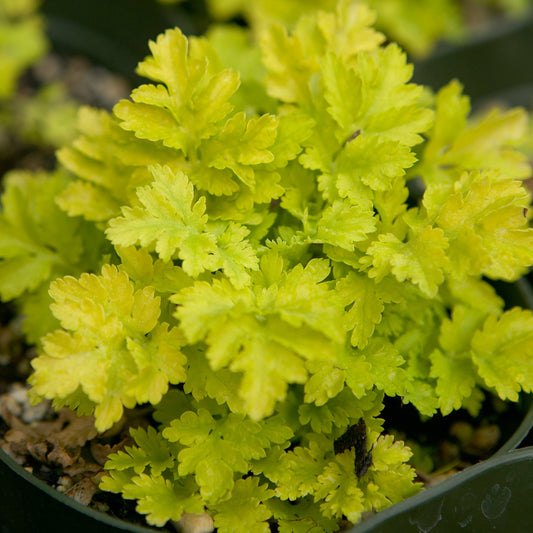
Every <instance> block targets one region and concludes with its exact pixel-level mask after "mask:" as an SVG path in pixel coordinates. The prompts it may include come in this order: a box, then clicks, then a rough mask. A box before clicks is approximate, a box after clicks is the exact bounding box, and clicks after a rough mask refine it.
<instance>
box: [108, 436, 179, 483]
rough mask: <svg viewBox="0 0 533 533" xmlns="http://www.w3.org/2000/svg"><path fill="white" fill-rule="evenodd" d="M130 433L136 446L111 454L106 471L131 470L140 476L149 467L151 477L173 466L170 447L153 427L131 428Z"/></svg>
mask: <svg viewBox="0 0 533 533" xmlns="http://www.w3.org/2000/svg"><path fill="white" fill-rule="evenodd" d="M130 433H131V436H132V437H133V440H134V441H135V444H136V446H126V447H125V448H124V449H125V451H118V452H116V453H114V454H111V455H110V456H109V458H108V460H107V462H106V469H109V470H119V471H120V470H126V469H128V468H133V470H134V471H135V473H136V474H141V473H143V472H145V470H146V469H147V467H149V472H151V474H152V475H153V476H160V475H161V473H162V472H164V471H165V470H170V469H171V468H172V467H173V466H174V457H173V454H172V453H171V452H172V450H171V446H170V445H169V443H168V441H166V440H165V439H164V438H163V437H162V435H161V434H160V433H158V432H157V431H156V430H155V429H154V428H153V427H148V428H147V429H146V430H145V429H142V428H137V429H135V428H132V429H131V430H130Z"/></svg>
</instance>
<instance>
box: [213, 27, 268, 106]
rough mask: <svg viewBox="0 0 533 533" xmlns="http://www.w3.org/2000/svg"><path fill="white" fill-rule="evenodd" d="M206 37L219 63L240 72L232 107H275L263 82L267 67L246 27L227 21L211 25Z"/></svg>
mask: <svg viewBox="0 0 533 533" xmlns="http://www.w3.org/2000/svg"><path fill="white" fill-rule="evenodd" d="M207 39H208V41H209V42H210V43H211V45H212V46H213V48H214V49H215V50H216V51H217V54H218V56H219V58H220V62H221V64H222V65H223V66H225V67H229V68H231V69H232V70H234V71H235V72H238V73H239V75H240V79H241V85H240V87H239V90H238V91H237V92H236V93H235V94H234V95H233V97H232V103H233V104H234V105H235V109H236V110H238V111H246V112H247V113H249V112H250V111H252V112H271V111H273V110H275V109H276V107H277V102H276V101H275V100H274V99H273V98H270V97H269V96H268V95H267V93H266V88H265V85H264V83H263V79H264V78H265V76H266V72H267V71H266V68H265V66H264V65H263V63H262V62H261V51H260V49H259V47H258V46H257V45H255V43H253V42H252V39H251V35H250V32H249V30H247V29H246V28H242V27H240V26H236V25H230V24H219V25H213V26H211V28H209V30H208V32H207Z"/></svg>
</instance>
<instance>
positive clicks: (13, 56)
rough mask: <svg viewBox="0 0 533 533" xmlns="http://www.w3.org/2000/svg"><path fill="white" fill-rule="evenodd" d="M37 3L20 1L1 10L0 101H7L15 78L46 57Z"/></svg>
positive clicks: (15, 84)
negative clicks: (0, 74)
mask: <svg viewBox="0 0 533 533" xmlns="http://www.w3.org/2000/svg"><path fill="white" fill-rule="evenodd" d="M37 8H38V2H37V1H35V0H19V1H18V2H2V6H0V33H1V34H2V42H1V43H0V70H1V71H2V76H1V78H0V99H2V100H5V99H7V98H10V97H11V96H12V95H13V94H14V93H15V89H16V86H17V80H18V77H19V76H20V75H21V74H22V72H23V71H24V70H25V69H26V68H28V67H29V66H30V65H32V64H34V63H36V62H37V60H38V59H39V58H40V57H41V56H43V55H44V54H45V53H46V49H47V47H48V45H47V42H46V38H45V35H44V24H43V20H42V18H41V17H40V16H39V15H38V14H37Z"/></svg>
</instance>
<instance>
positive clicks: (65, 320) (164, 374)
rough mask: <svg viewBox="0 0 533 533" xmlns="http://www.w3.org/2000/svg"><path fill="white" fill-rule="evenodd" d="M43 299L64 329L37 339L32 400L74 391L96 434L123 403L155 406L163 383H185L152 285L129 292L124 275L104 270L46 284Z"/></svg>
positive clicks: (173, 334)
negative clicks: (47, 297) (84, 400)
mask: <svg viewBox="0 0 533 533" xmlns="http://www.w3.org/2000/svg"><path fill="white" fill-rule="evenodd" d="M50 294H51V296H52V298H53V299H54V300H55V303H54V304H52V312H53V313H54V315H55V316H56V318H58V319H59V321H60V322H61V325H62V326H63V328H64V329H58V330H56V331H55V332H53V333H50V334H49V335H47V336H46V337H45V338H44V339H43V353H42V355H40V356H39V357H38V358H36V359H34V360H33V362H32V364H33V367H34V369H35V372H34V373H33V374H32V376H31V378H30V383H31V384H32V386H33V394H34V395H36V396H40V397H45V398H68V396H69V395H71V394H73V393H75V392H76V390H77V389H78V388H79V387H81V389H82V390H83V392H84V393H85V394H86V395H87V397H88V398H89V399H90V400H91V401H92V402H94V404H96V408H95V413H94V414H95V417H96V422H95V423H96V427H97V429H98V430H99V431H103V430H105V429H107V428H109V427H110V426H111V425H112V424H113V423H114V422H116V421H117V420H118V419H119V418H120V417H121V415H122V411H123V407H124V406H125V407H130V408H131V407H133V406H134V405H135V404H136V403H145V402H151V403H154V404H155V403H158V402H159V401H160V400H161V397H162V395H163V394H165V393H166V391H167V389H168V384H169V383H179V382H182V381H184V380H185V370H184V364H185V361H186V358H185V356H184V355H183V354H182V353H181V351H180V348H181V346H182V345H183V339H182V336H181V333H180V332H179V331H178V330H177V328H172V329H169V326H168V324H165V323H160V324H158V318H159V314H160V308H159V298H157V297H154V291H153V289H152V288H150V287H145V288H144V289H142V290H137V291H135V290H134V287H133V284H132V283H131V281H130V280H129V279H128V276H127V275H126V274H125V273H124V272H119V271H118V270H117V268H116V267H114V266H110V265H105V266H104V267H103V268H102V274H101V275H100V276H96V275H94V274H83V275H82V276H81V277H80V278H79V279H76V278H73V277H66V278H63V279H60V280H57V281H55V282H53V283H52V285H51V289H50Z"/></svg>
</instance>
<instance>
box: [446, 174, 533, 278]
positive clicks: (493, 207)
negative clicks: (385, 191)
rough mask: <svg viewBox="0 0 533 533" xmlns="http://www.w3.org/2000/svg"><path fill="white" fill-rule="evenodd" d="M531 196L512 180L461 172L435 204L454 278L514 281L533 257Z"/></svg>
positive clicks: (497, 176) (492, 175)
mask: <svg viewBox="0 0 533 533" xmlns="http://www.w3.org/2000/svg"><path fill="white" fill-rule="evenodd" d="M529 202H530V195H529V193H528V192H527V191H526V190H525V188H524V187H523V185H522V183H521V182H519V181H517V180H511V179H505V178H500V176H499V175H495V174H493V173H489V172H481V173H480V172H471V173H468V174H467V173H465V174H463V176H462V177H461V179H460V180H458V181H457V182H456V183H455V184H454V187H453V191H451V192H450V194H449V196H448V197H447V198H446V201H445V202H444V203H443V205H442V206H441V207H440V210H439V211H438V215H437V217H436V223H437V224H438V225H439V226H440V228H442V229H443V230H444V232H445V235H446V237H447V238H448V242H449V243H450V248H449V251H448V253H449V256H450V258H451V266H452V268H453V274H454V277H456V278H460V277H461V276H464V275H465V274H471V275H479V274H481V275H486V276H488V277H491V278H496V279H498V278H499V279H505V280H509V281H511V280H514V279H517V278H518V277H519V276H520V275H522V274H523V273H524V272H525V270H526V267H527V266H528V265H530V264H531V263H532V262H533V230H532V229H531V228H530V227H529V223H528V220H527V217H526V214H527V209H528V206H529Z"/></svg>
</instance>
